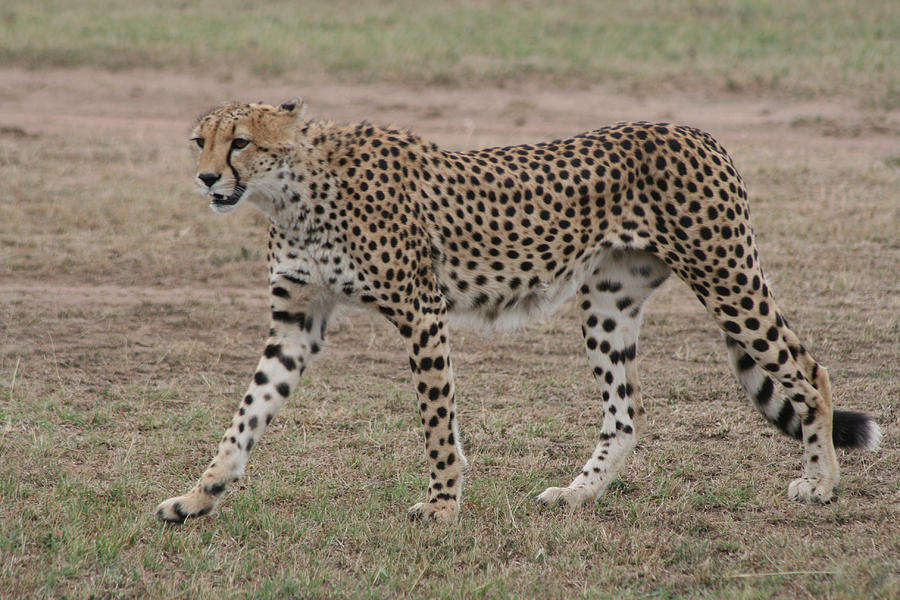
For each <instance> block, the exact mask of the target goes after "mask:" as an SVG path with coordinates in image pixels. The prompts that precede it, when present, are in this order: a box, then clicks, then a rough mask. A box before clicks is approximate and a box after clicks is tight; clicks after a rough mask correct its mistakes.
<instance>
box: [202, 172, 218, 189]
mask: <svg viewBox="0 0 900 600" xmlns="http://www.w3.org/2000/svg"><path fill="white" fill-rule="evenodd" d="M221 177H222V176H221V175H219V174H218V173H200V174H199V175H197V179H199V180H200V181H202V182H203V183H205V184H206V187H212V186H213V184H214V183H215V182H217V181H218V180H219V179H220V178H221Z"/></svg>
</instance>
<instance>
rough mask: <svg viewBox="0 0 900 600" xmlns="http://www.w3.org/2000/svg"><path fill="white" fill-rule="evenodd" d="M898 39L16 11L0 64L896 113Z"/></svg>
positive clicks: (350, 14) (764, 6)
mask: <svg viewBox="0 0 900 600" xmlns="http://www.w3.org/2000/svg"><path fill="white" fill-rule="evenodd" d="M898 38H900V7H898V4H897V3H896V2H890V1H886V0H880V1H874V2H856V1H854V0H841V1H837V2H828V3H822V2H816V1H814V0H800V1H797V2H790V3H785V2H779V1H777V0H748V1H744V2H730V3H721V2H698V1H696V0H676V1H674V2H661V1H659V0H637V1H634V2H628V3H620V2H613V1H611V0H607V1H604V2H591V3H586V2H580V1H575V0H567V1H564V2H552V3H550V2H538V1H534V0H531V1H526V2H510V1H492V2H475V1H458V0H457V1H451V2H442V3H421V2H413V1H411V0H401V1H399V2H388V1H367V2H362V3H357V2H349V1H347V0H337V1H334V2H303V3H297V2H289V1H286V0H282V1H275V2H266V3H257V4H248V3H246V2H237V1H235V0H225V1H223V2H211V1H201V2H181V1H174V0H164V1H159V2H154V3H145V4H140V3H138V4H135V3H133V2H126V1H124V0H85V1H82V2H64V1H61V0H43V1H40V0H38V1H27V2H26V1H23V0H12V2H8V3H6V4H5V5H4V7H3V9H2V10H0V60H2V61H3V62H4V63H5V64H18V65H24V66H28V67H47V66H58V67H72V66H101V67H104V68H109V69H122V68H134V67H155V68H172V67H175V68H190V69H202V70H203V71H205V72H209V71H212V72H214V73H218V74H220V75H224V74H226V73H230V74H232V75H237V76H239V75H240V72H247V71H249V72H253V73H257V74H263V75H274V76H288V75H290V74H302V73H309V72H310V71H326V72H328V73H332V74H336V75H339V76H344V77H348V78H353V79H357V80H358V79H396V80H402V81H415V82H423V81H424V82H445V83H457V82H485V81H490V80H503V79H508V78H520V77H530V76H540V77H546V76H551V77H554V78H563V79H576V80H582V81H584V82H587V83H598V82H614V83H617V84H621V85H623V86H625V87H628V88H634V87H637V88H653V87H655V86H659V85H666V86H675V87H680V88H686V89H687V88H693V87H697V86H705V87H710V88H712V89H713V90H718V91H721V90H731V91H740V90H759V89H762V90H771V89H775V90H782V91H787V92H790V93H799V94H805V95H809V94H834V93H844V94H850V95H852V96H855V97H857V98H860V99H863V98H865V99H866V101H867V102H868V103H871V104H874V105H877V106H882V107H896V106H898V104H900V47H898V44H897V43H896V40H897V39H898ZM235 65H239V67H240V72H238V73H235V71H234V66H235Z"/></svg>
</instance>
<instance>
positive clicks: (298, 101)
mask: <svg viewBox="0 0 900 600" xmlns="http://www.w3.org/2000/svg"><path fill="white" fill-rule="evenodd" d="M278 108H280V109H281V110H283V111H285V112H289V113H292V112H295V111H296V112H297V115H296V116H297V118H301V119H302V118H303V115H305V114H306V101H305V100H303V98H294V99H293V100H288V101H287V102H282V104H281V106H279V107H278Z"/></svg>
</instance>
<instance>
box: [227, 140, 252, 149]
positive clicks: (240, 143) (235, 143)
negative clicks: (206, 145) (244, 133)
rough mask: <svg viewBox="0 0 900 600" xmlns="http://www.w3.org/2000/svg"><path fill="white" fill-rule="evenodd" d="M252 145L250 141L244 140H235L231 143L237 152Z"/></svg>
mask: <svg viewBox="0 0 900 600" xmlns="http://www.w3.org/2000/svg"><path fill="white" fill-rule="evenodd" d="M249 143H250V140H246V139H244V138H234V140H232V142H231V147H232V148H234V149H236V150H241V149H242V148H246V147H247V144H249Z"/></svg>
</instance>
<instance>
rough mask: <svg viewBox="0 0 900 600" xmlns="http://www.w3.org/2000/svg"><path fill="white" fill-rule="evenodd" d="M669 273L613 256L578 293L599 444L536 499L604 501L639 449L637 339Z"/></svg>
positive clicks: (570, 503)
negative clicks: (595, 393) (599, 417)
mask: <svg viewBox="0 0 900 600" xmlns="http://www.w3.org/2000/svg"><path fill="white" fill-rule="evenodd" d="M669 273H670V271H669V269H668V267H666V265H665V264H663V263H662V261H660V260H658V259H656V258H655V257H653V256H651V255H649V254H647V253H643V252H626V253H622V254H616V255H614V256H612V257H611V258H610V259H609V261H608V262H607V263H605V264H603V265H601V266H600V268H598V269H597V271H595V272H594V273H593V274H592V275H591V276H590V277H588V278H587V279H586V281H585V283H584V285H583V286H582V287H581V289H580V290H579V304H580V306H581V308H582V331H583V333H584V339H585V345H586V347H587V354H588V360H589V362H590V366H591V369H592V372H593V375H594V377H595V378H596V379H597V381H598V382H599V383H600V387H601V408H602V410H603V422H602V425H601V433H600V441H599V443H598V444H597V446H596V448H595V449H594V452H593V453H592V454H591V458H590V459H589V460H588V461H587V463H585V465H584V467H582V469H581V472H580V473H579V474H578V475H577V476H576V477H575V479H574V480H573V481H572V482H571V483H570V484H569V485H568V486H567V487H564V488H563V487H551V488H547V489H546V490H545V491H544V492H543V493H541V494H540V495H539V496H538V497H537V498H535V501H536V502H537V503H538V504H542V505H552V504H556V505H561V506H566V507H569V508H575V507H577V506H580V505H583V504H587V503H589V502H592V501H595V500H596V499H597V498H599V497H600V496H601V495H602V494H603V493H604V492H605V491H606V489H607V488H608V487H609V484H610V483H612V482H613V481H614V480H615V478H616V476H617V475H618V474H619V471H621V469H622V467H623V466H624V464H625V460H626V459H627V458H628V456H629V455H630V454H631V451H632V450H633V449H634V447H635V446H636V445H637V441H638V436H639V435H640V434H641V433H642V432H643V430H644V428H645V424H646V418H645V416H644V407H643V404H642V399H641V388H640V382H639V381H638V373H637V364H636V363H635V355H636V353H637V338H638V332H639V329H640V326H641V320H642V316H643V312H642V311H643V305H644V302H645V301H646V300H647V298H649V297H650V295H651V294H652V293H653V291H654V290H655V289H656V288H658V287H659V285H661V284H662V282H663V281H664V280H665V279H666V278H667V277H668V275H669Z"/></svg>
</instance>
